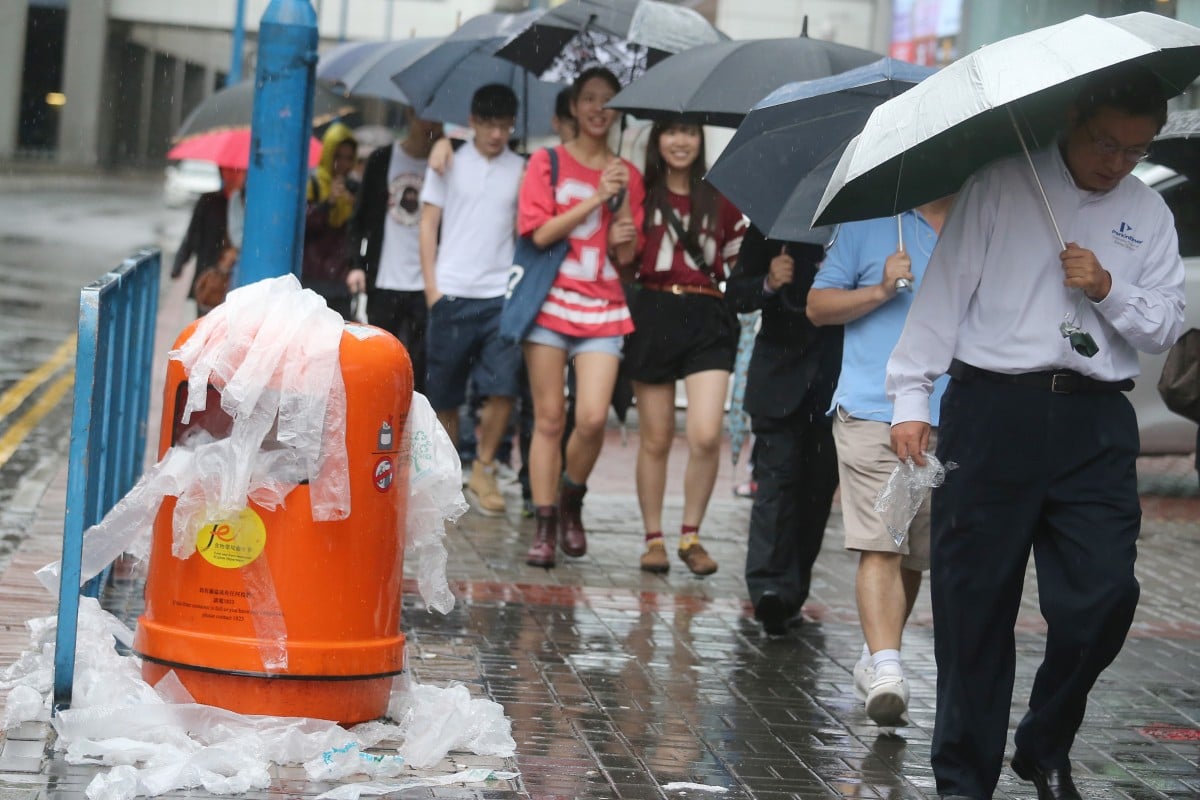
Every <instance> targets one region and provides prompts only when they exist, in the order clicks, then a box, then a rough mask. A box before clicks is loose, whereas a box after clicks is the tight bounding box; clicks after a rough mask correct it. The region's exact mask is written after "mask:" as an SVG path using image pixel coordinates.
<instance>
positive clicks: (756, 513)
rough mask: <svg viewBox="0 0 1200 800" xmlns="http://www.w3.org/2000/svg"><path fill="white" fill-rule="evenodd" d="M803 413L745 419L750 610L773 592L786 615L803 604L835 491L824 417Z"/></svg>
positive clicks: (805, 408) (811, 410) (815, 411)
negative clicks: (749, 458)
mask: <svg viewBox="0 0 1200 800" xmlns="http://www.w3.org/2000/svg"><path fill="white" fill-rule="evenodd" d="M811 406H812V404H810V403H806V404H803V405H802V406H801V407H800V408H799V409H798V410H797V411H795V412H794V413H792V414H791V415H789V416H787V417H783V418H774V417H763V416H754V417H752V418H751V420H750V423H751V429H752V430H753V431H754V436H755V443H754V477H755V479H756V480H757V481H758V491H757V492H756V494H755V495H754V505H753V507H752V508H751V509H750V538H749V542H748V543H747V546H746V588H747V589H748V590H749V591H750V601H751V602H752V603H754V604H755V605H757V604H758V601H759V598H761V597H762V595H763V593H764V592H766V591H773V592H775V593H776V594H778V595H779V597H780V599H781V600H782V601H783V603H784V605H785V606H787V607H788V608H789V609H791V610H792V611H793V612H795V611H799V610H800V606H802V605H803V604H804V601H805V600H806V599H807V598H808V588H809V584H810V583H811V580H812V567H813V563H814V562H815V561H816V560H817V554H818V553H820V551H821V540H822V539H823V538H824V536H825V525H826V523H827V522H828V521H829V507H830V505H831V504H832V503H833V493H834V491H835V490H836V489H837V485H838V473H837V453H836V451H835V450H834V445H833V431H832V428H831V427H830V423H829V418H828V417H826V416H825V409H823V408H815V407H811Z"/></svg>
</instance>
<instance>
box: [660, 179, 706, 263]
mask: <svg viewBox="0 0 1200 800" xmlns="http://www.w3.org/2000/svg"><path fill="white" fill-rule="evenodd" d="M658 208H659V210H660V211H661V212H662V215H663V219H665V220H666V221H667V224H668V225H670V226H671V229H672V230H673V231H675V237H676V238H677V239H678V240H679V242H680V244H682V245H683V249H684V250H686V251H687V254H688V255H689V256H691V257H692V261H694V262H696V266H697V267H699V268H700V271H701V272H703V273H704V274H705V275H707V276H708V277H709V280H712V277H713V274H712V268H711V267H709V265H708V261H707V260H706V259H705V258H704V252H703V250H702V249H701V248H700V247H699V245H693V244H692V243H691V242H690V241H689V240H688V238H687V231H686V230H684V228H683V222H682V221H681V220H680V219H679V215H678V214H676V213H675V209H674V207H672V205H671V204H670V203H669V202H668V201H667V200H666V199H664V198H661V197H660V198H659V201H658Z"/></svg>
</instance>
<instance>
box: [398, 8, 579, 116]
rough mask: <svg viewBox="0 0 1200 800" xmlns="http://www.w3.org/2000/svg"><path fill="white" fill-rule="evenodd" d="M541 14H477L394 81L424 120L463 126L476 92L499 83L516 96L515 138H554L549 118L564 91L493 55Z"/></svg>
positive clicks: (412, 63) (409, 66) (400, 73)
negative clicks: (508, 88)
mask: <svg viewBox="0 0 1200 800" xmlns="http://www.w3.org/2000/svg"><path fill="white" fill-rule="evenodd" d="M538 13H539V12H536V11H532V12H529V11H527V12H524V13H521V14H480V15H479V16H477V17H472V18H471V19H469V20H467V21H466V22H465V23H463V26H462V27H461V28H459V29H458V30H457V31H455V32H454V33H452V34H451V35H449V36H447V37H446V38H445V39H443V40H442V41H441V42H440V43H438V44H436V45H434V46H433V47H432V48H430V49H429V50H427V51H426V52H425V53H424V54H423V55H421V56H420V57H419V58H417V59H416V60H414V61H412V62H411V63H410V64H409V65H408V66H407V67H405V68H404V69H402V70H401V71H400V72H398V73H396V74H395V75H393V76H392V81H393V82H394V83H395V84H396V85H397V86H398V87H400V91H402V92H403V93H404V94H405V96H407V97H408V101H409V105H411V106H412V107H413V109H414V110H415V111H416V112H417V114H418V115H419V116H420V117H421V118H423V119H430V120H437V121H439V122H453V123H456V124H458V125H466V124H467V122H468V120H467V118H468V116H469V115H470V111H471V97H472V95H474V94H475V90H476V89H479V88H480V87H482V86H485V85H487V84H489V83H502V84H504V85H506V86H508V87H510V88H511V89H512V90H513V91H514V92H516V94H517V100H518V101H519V102H520V104H521V106H520V110H518V112H517V130H516V136H518V137H520V138H524V137H526V136H541V135H547V134H550V133H552V132H553V130H554V128H553V127H551V125H550V117H551V115H552V114H553V112H554V99H555V98H556V97H557V96H558V93H559V92H560V91H561V90H562V88H563V87H562V86H559V85H558V84H554V83H548V82H546V81H541V80H538V79H537V78H536V77H534V76H533V75H532V74H530V72H529V71H528V70H526V69H523V68H522V67H519V66H517V65H516V64H514V63H512V62H511V61H505V60H504V59H502V58H496V57H495V56H493V55H492V53H493V52H494V51H495V49H496V47H498V46H499V45H500V43H501V42H503V41H505V40H506V39H508V38H509V37H510V36H512V35H513V33H514V32H516V31H519V30H522V29H523V28H524V27H526V26H527V25H529V24H530V22H531V21H532V20H533V18H534V17H536V16H537V15H538Z"/></svg>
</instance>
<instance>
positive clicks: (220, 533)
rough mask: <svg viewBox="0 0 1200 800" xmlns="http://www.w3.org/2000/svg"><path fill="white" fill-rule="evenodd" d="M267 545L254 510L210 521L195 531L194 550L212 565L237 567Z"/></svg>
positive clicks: (244, 510) (251, 559) (250, 559)
mask: <svg viewBox="0 0 1200 800" xmlns="http://www.w3.org/2000/svg"><path fill="white" fill-rule="evenodd" d="M266 544H267V528H266V526H265V525H263V521H262V518H261V517H259V516H258V514H256V513H254V510H253V509H249V508H243V509H242V510H241V511H239V512H238V513H237V514H235V515H234V516H231V517H226V518H225V519H218V520H209V521H208V522H206V523H205V524H204V525H202V526H201V527H200V530H198V531H197V532H196V550H198V551H199V553H200V555H201V556H203V557H204V560H205V561H207V562H208V563H210V564H212V565H213V566H214V567H221V568H222V569H238V568H239V567H244V566H246V565H247V564H252V563H253V562H254V560H255V559H256V558H258V557H259V556H260V555H262V551H263V548H264V547H265V546H266Z"/></svg>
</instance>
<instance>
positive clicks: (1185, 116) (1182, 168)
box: [1150, 111, 1200, 181]
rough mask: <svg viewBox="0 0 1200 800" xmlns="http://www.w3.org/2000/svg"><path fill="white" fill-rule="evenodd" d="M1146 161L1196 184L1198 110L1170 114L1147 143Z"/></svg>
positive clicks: (1199, 170) (1199, 146)
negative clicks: (1156, 134)
mask: <svg viewBox="0 0 1200 800" xmlns="http://www.w3.org/2000/svg"><path fill="white" fill-rule="evenodd" d="M1150 160H1151V161H1153V162H1154V163H1155V164H1162V165H1163V166H1164V167H1170V168H1171V169H1173V170H1175V171H1176V172H1178V173H1180V174H1181V175H1186V176H1188V177H1189V178H1191V179H1192V180H1194V181H1200V111H1172V112H1171V113H1170V114H1169V115H1168V116H1167V124H1166V125H1164V126H1163V129H1162V130H1161V131H1159V133H1158V136H1157V137H1156V138H1155V139H1154V141H1153V142H1151V144H1150Z"/></svg>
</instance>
